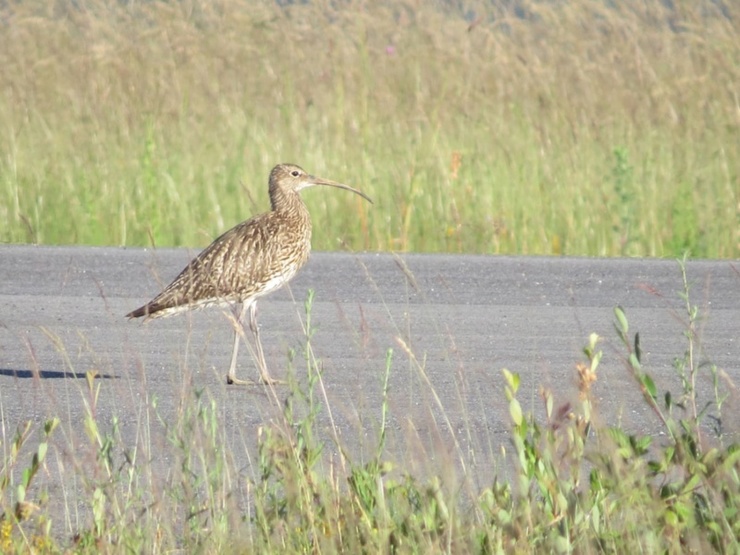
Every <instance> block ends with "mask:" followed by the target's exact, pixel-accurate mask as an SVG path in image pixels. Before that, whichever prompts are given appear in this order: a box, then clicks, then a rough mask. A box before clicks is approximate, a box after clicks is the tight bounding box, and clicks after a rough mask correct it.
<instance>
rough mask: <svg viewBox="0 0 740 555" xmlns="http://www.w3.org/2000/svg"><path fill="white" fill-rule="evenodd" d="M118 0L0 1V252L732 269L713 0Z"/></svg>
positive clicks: (731, 214) (725, 6)
mask: <svg viewBox="0 0 740 555" xmlns="http://www.w3.org/2000/svg"><path fill="white" fill-rule="evenodd" d="M123 4H125V3H118V2H103V1H82V2H74V3H72V2H67V1H61V2H55V3H37V2H23V3H10V4H6V5H5V7H3V8H1V9H0V20H1V24H0V44H1V45H2V46H1V47H0V90H1V91H2V93H1V94H0V129H1V130H2V133H0V153H2V156H0V241H4V242H38V243H47V244H96V245H99V244H115V245H150V244H155V245H158V246H170V245H186V246H189V247H198V246H204V245H205V244H207V243H208V242H209V241H210V239H212V238H213V237H215V236H216V235H218V234H219V233H220V232H222V231H223V230H225V229H226V228H228V227H230V226H231V225H233V224H235V223H237V222H239V221H241V220H243V219H246V217H248V216H250V215H252V214H254V213H256V212H260V211H264V210H266V209H267V207H268V198H267V191H266V180H267V174H268V172H269V170H270V169H271V167H272V166H273V165H274V164H276V163H278V162H283V161H292V162H295V163H298V164H300V165H302V166H304V167H305V168H306V169H307V170H309V171H310V172H312V173H316V174H319V175H323V176H325V177H329V178H333V179H336V180H341V181H344V182H346V183H348V184H350V185H353V186H356V187H358V188H361V189H362V190H364V191H365V192H366V193H368V194H369V195H371V196H372V197H373V198H374V199H375V201H376V204H375V205H374V206H369V205H366V204H365V203H363V202H362V201H361V200H360V199H358V198H355V197H353V196H351V195H348V194H345V193H343V192H340V191H333V190H312V191H310V192H307V193H306V194H305V195H304V197H305V198H306V201H307V203H308V204H309V208H310V209H311V212H312V213H313V217H314V221H315V224H316V225H315V228H316V229H315V233H314V248H316V249H321V250H334V249H345V248H346V249H367V250H383V251H387V250H396V251H428V252H438V251H451V252H475V253H517V254H571V255H596V256H620V255H628V256H632V255H637V256H674V255H680V254H681V253H683V252H684V251H685V250H689V251H690V252H691V254H692V256H693V257H720V258H722V257H724V258H736V257H738V256H740V139H739V137H740V96H739V94H740V33H738V21H740V10H739V9H738V5H737V4H736V3H732V2H710V1H708V0H705V1H699V2H696V1H693V0H692V1H689V0H678V1H676V2H672V3H671V4H672V5H673V8H671V9H669V8H666V7H664V6H662V4H664V3H663V2H659V1H658V0H651V1H648V2H642V1H639V2H638V1H636V0H635V1H627V2H620V3H615V6H617V7H607V5H608V4H610V3H607V2H593V1H586V0H573V1H571V2H567V3H560V2H557V3H556V2H522V3H519V4H517V6H518V7H517V8H516V9H514V8H512V9H504V8H497V7H495V6H492V5H490V4H491V3H488V2H471V3H470V5H471V6H472V8H470V9H469V10H468V11H466V12H463V11H462V9H457V8H454V7H451V6H455V5H457V4H456V3H453V2H449V3H445V2H439V3H435V4H436V5H435V4H433V3H423V2H411V1H407V2H403V1H394V2H390V1H387V2H384V1H379V2H363V3H359V2H349V1H348V2H338V3H330V2H311V3H310V4H309V5H297V6H291V7H286V8H279V7H277V6H276V5H275V3H273V2H268V1H264V2H252V3H250V7H249V8H247V7H245V6H244V5H243V4H242V3H240V2H236V1H234V0H221V1H216V2H206V1H205V0H191V1H188V2H172V3H169V2H134V3H130V5H123ZM252 4H253V5H252ZM427 4H428V5H427ZM494 4H495V3H494Z"/></svg>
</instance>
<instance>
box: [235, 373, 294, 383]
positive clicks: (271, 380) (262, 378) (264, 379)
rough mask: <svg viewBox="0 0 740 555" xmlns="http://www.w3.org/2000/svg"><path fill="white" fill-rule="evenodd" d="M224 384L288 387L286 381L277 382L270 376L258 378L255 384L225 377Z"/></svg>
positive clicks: (252, 381) (251, 381) (250, 381)
mask: <svg viewBox="0 0 740 555" xmlns="http://www.w3.org/2000/svg"><path fill="white" fill-rule="evenodd" d="M226 383H227V384H228V385H288V382H287V381H285V380H277V379H275V378H271V377H270V376H260V379H259V381H258V382H256V381H254V380H240V379H239V378H237V377H236V376H231V375H227V376H226Z"/></svg>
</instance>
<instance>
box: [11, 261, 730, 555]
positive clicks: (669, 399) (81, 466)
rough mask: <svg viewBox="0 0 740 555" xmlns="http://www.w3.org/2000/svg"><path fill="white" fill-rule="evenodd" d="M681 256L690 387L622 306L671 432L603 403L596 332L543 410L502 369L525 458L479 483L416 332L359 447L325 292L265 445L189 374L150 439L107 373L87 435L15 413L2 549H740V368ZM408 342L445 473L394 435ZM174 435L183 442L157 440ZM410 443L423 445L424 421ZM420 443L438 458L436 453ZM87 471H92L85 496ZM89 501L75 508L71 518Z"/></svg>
mask: <svg viewBox="0 0 740 555" xmlns="http://www.w3.org/2000/svg"><path fill="white" fill-rule="evenodd" d="M681 270H682V272H683V277H684V292H683V299H684V301H685V310H684V312H683V314H680V315H677V316H679V317H680V318H681V320H682V322H683V324H684V336H685V350H684V352H683V353H681V354H680V355H679V356H677V358H676V364H675V369H676V375H677V377H678V378H679V380H678V383H680V384H681V390H680V391H670V390H666V391H665V392H662V393H661V392H660V391H659V388H658V385H657V384H656V383H655V381H654V379H653V377H652V375H651V372H650V369H649V368H648V367H645V366H644V365H643V360H642V350H641V346H640V345H641V338H640V336H639V334H633V332H632V331H631V329H630V326H629V322H628V317H627V315H626V314H625V312H624V311H623V310H622V309H620V308H615V310H614V315H615V322H614V329H615V334H616V338H617V339H618V341H619V344H621V348H620V349H619V351H617V352H615V355H614V356H615V358H616V359H617V361H618V362H619V361H620V360H621V364H622V366H623V368H624V371H625V374H624V376H625V378H626V379H630V380H632V382H633V383H634V386H635V387H634V392H635V395H636V396H638V397H639V398H641V399H642V401H643V403H644V404H645V406H646V407H647V408H648V409H649V412H650V413H652V414H653V416H654V421H655V422H657V423H658V429H657V430H655V432H654V433H652V434H651V435H642V434H636V433H633V432H631V431H629V430H628V429H626V428H624V427H622V426H621V425H614V424H608V423H605V422H604V421H603V420H602V418H601V417H600V414H599V410H598V400H597V399H596V398H595V395H594V393H593V391H592V387H593V384H594V383H595V382H596V381H597V380H598V379H599V372H600V365H601V364H602V362H603V361H604V359H605V355H604V353H603V352H602V350H601V349H600V344H601V343H602V341H603V339H602V338H600V337H598V336H597V335H596V334H591V335H590V337H589V338H588V340H587V343H586V345H585V347H584V349H583V354H584V356H583V359H582V360H580V361H578V362H577V363H576V364H575V372H574V376H575V380H574V383H575V384H577V394H576V396H575V397H573V398H570V397H569V398H568V399H558V398H556V397H555V396H554V395H553V393H552V392H550V391H549V390H547V389H544V388H543V389H542V390H541V391H540V399H541V401H542V406H543V410H542V411H538V412H539V413H540V416H536V415H535V414H534V413H533V412H525V410H524V409H523V405H522V403H520V401H519V383H520V382H519V376H518V374H516V373H513V372H510V371H508V370H503V371H502V375H501V381H502V382H503V384H504V390H505V396H506V400H507V405H508V415H509V420H508V423H507V427H508V429H509V434H508V438H509V442H508V443H507V445H501V446H500V449H501V452H502V457H503V460H504V461H505V463H504V464H505V466H506V467H507V468H508V471H505V472H504V473H503V474H497V477H496V478H495V479H493V480H492V481H491V482H489V483H486V484H483V485H482V486H479V485H477V481H476V477H475V476H474V473H475V472H474V469H475V467H474V465H473V466H470V467H469V468H468V467H466V465H468V464H470V463H471V461H470V453H466V452H465V449H464V448H462V447H461V446H460V444H458V442H457V441H458V440H457V439H456V437H457V436H456V434H455V433H452V434H450V433H449V430H453V428H452V427H450V426H449V425H447V426H446V424H449V421H448V420H447V418H448V416H447V412H446V407H444V406H443V405H442V404H441V402H440V401H439V398H438V397H437V394H436V391H435V390H434V385H433V384H432V383H431V382H430V381H429V380H428V378H427V377H426V370H425V363H424V357H423V353H416V352H414V351H413V350H412V349H411V348H410V347H409V346H407V344H406V343H405V342H404V341H403V340H402V339H401V337H400V336H399V338H398V345H399V346H400V351H399V352H394V351H393V350H392V349H389V350H388V352H387V358H386V365H385V370H384V371H380V372H378V379H379V381H380V382H381V389H380V391H381V396H380V404H381V407H380V411H379V412H378V413H377V414H379V420H378V421H377V423H376V426H375V433H374V434H371V435H370V436H365V437H364V439H363V440H362V442H363V445H362V450H363V452H364V453H365V455H363V456H359V457H358V455H357V454H356V452H355V450H353V449H351V448H348V447H347V445H346V443H345V442H344V440H343V439H342V438H341V437H340V435H339V433H338V431H337V427H336V426H335V424H334V416H333V407H332V405H331V404H330V403H329V398H328V397H327V395H326V390H325V386H324V382H323V378H322V363H321V360H319V359H317V358H316V356H315V354H314V352H313V349H312V347H311V341H312V338H313V336H314V333H315V330H314V328H313V324H312V322H311V308H312V302H313V295H312V294H311V293H309V296H308V298H307V300H306V303H305V317H304V319H303V323H304V331H305V339H304V344H303V348H302V349H301V350H300V352H291V353H290V355H291V356H290V358H289V365H290V367H291V368H292V373H291V375H292V376H294V377H295V376H298V375H301V376H303V378H301V379H300V380H297V381H296V380H295V379H293V380H294V381H292V382H291V384H290V386H289V387H288V388H287V391H286V392H285V393H286V396H285V398H281V399H278V397H277V396H275V397H272V401H271V402H272V403H273V404H274V409H275V411H274V413H273V418H269V419H266V420H265V421H264V422H263V424H261V425H260V427H259V431H258V433H257V443H256V446H255V449H254V450H252V451H251V453H252V454H250V450H249V449H248V448H247V447H246V446H244V449H243V451H242V450H241V449H235V448H234V447H233V444H232V443H230V442H229V441H228V439H227V437H226V432H225V431H224V430H225V427H224V425H223V424H224V422H223V418H224V413H223V412H222V410H221V408H220V407H219V406H218V404H217V403H216V402H215V401H214V400H213V399H211V398H209V396H208V395H207V394H205V393H204V392H203V391H199V390H196V389H194V388H193V387H192V384H191V385H190V386H188V385H187V381H188V380H187V379H186V380H185V385H184V386H183V388H182V390H181V394H180V397H179V398H176V399H175V405H176V407H175V411H174V414H175V417H174V418H170V417H164V416H163V413H162V411H161V409H160V406H159V401H157V400H156V399H146V400H145V402H144V403H143V406H142V410H141V414H138V415H136V422H137V423H136V426H135V427H136V430H137V432H136V437H137V439H136V441H134V442H131V441H128V440H126V439H125V437H124V434H123V433H122V428H121V426H120V425H119V422H118V419H117V417H114V418H113V420H112V421H110V422H103V421H100V420H99V417H98V411H97V406H98V403H99V398H100V397H99V396H100V394H101V392H104V388H106V387H112V384H111V383H110V381H106V380H96V379H95V375H94V373H93V372H91V373H89V374H88V376H87V380H86V381H84V382H82V383H84V385H83V386H82V387H80V388H79V394H80V396H81V400H82V404H83V406H84V430H85V436H84V437H83V438H77V439H73V438H72V435H71V432H70V431H68V430H67V429H66V428H65V426H66V425H65V424H61V425H60V419H59V418H56V417H52V418H49V419H48V420H47V421H45V422H43V423H40V424H36V425H34V424H33V423H32V422H30V421H29V422H21V423H19V425H18V428H17V431H16V432H15V433H13V431H12V429H11V427H10V426H11V425H10V423H9V421H8V419H6V418H5V415H3V420H2V422H3V423H2V438H3V444H2V449H3V459H2V461H3V464H2V465H1V466H0V494H1V496H0V500H1V502H2V503H1V505H0V515H2V516H1V517H0V551H2V552H3V553H14V552H16V553H27V552H35V553H60V552H65V553H100V552H104V553H131V552H133V553H140V552H149V553H162V552H173V551H174V552H189V553H191V552H192V553H251V552H257V553H286V552H287V553H308V552H310V553H334V552H351V553H377V552H388V553H419V552H423V553H481V554H485V553H510V552H517V553H531V552H547V553H626V552H630V553H632V552H644V553H686V552H695V553H708V552H717V553H735V552H737V551H738V547H740V545H739V544H740V519H738V518H737V517H738V510H740V477H739V476H740V448H739V447H738V445H737V444H736V443H731V442H730V441H728V438H729V436H726V434H725V432H726V431H727V430H726V429H725V428H723V427H722V425H721V424H722V422H723V414H724V412H725V411H726V403H727V402H728V399H729V396H730V395H729V393H730V392H731V390H734V391H735V392H736V389H735V386H734V385H732V382H731V381H730V380H729V379H728V377H727V375H726V374H725V373H724V371H723V370H722V369H721V368H717V367H715V366H713V365H711V364H707V363H706V362H703V361H702V362H701V363H700V362H699V361H700V357H699V351H700V337H699V328H700V326H699V323H700V322H701V321H702V315H701V314H700V312H699V310H698V307H696V306H695V305H694V304H692V301H691V297H690V295H689V293H690V286H689V283H688V281H687V279H686V274H685V271H684V266H683V264H682V265H681ZM642 341H645V339H643V340H642ZM647 341H648V342H649V338H648V339H647ZM399 356H400V357H404V358H406V359H408V361H409V364H410V368H411V369H412V371H413V372H414V373H415V374H416V375H418V377H419V378H420V379H421V383H424V384H426V385H425V388H426V390H427V391H428V392H429V393H430V395H429V396H428V399H430V402H431V405H432V406H430V411H429V413H430V415H431V414H434V413H435V412H436V414H438V415H439V417H438V418H437V419H436V420H434V422H435V424H433V426H436V427H437V429H436V430H435V431H434V433H435V434H437V435H438V437H439V438H440V439H441V441H443V442H444V443H445V444H446V446H447V447H446V448H445V449H442V451H448V452H449V457H444V456H441V457H440V458H439V459H438V462H435V463H432V464H430V465H429V467H428V469H430V470H431V469H435V470H434V471H433V472H429V473H427V475H426V476H420V475H418V474H416V473H413V472H410V471H406V470H404V469H406V468H411V467H412V466H411V465H410V464H409V462H410V461H406V462H404V461H403V460H402V459H401V460H399V458H398V457H399V455H398V453H397V452H394V450H393V449H392V448H390V447H389V443H388V441H389V423H390V420H391V418H392V417H393V414H392V407H391V405H390V403H389V386H388V384H389V377H390V374H391V370H392V367H393V364H392V363H393V360H394V358H396V357H399ZM379 370H380V369H379ZM187 371H188V369H187V368H181V369H180V371H179V374H178V375H181V376H187ZM700 374H701V376H702V379H707V378H709V379H710V381H711V382H712V383H713V384H714V389H713V391H714V395H713V397H712V398H710V399H708V400H707V399H706V398H702V399H701V402H702V403H704V405H699V404H698V403H697V401H699V398H698V391H697V388H696V383H697V378H698V377H699V375H700ZM268 395H270V396H271V395H273V393H269V392H268ZM0 409H2V407H1V406H0ZM435 409H438V410H435ZM122 416H123V415H122ZM445 423H446V424H445ZM129 427H130V425H129ZM445 430H448V431H445ZM470 432H471V430H467V432H466V433H470ZM158 434H161V435H162V436H163V437H164V438H165V441H166V443H167V447H166V450H160V448H158V447H157V446H156V445H155V442H154V441H153V439H152V438H154V437H155V436H157V435H158ZM60 436H61V437H60ZM417 439H418V438H417ZM403 441H404V442H405V443H406V444H407V445H410V446H412V451H413V446H414V445H415V442H414V440H413V438H410V437H409V438H405V439H404V440H403ZM333 448H334V449H333ZM497 449H498V447H497ZM442 451H440V453H441V452H442ZM165 453H166V454H165ZM54 456H55V457H56V461H57V465H58V471H59V472H60V473H61V475H62V476H63V482H64V485H63V486H62V493H63V497H64V499H65V500H66V501H65V503H66V504H65V505H64V511H65V512H66V513H67V516H66V517H64V522H65V524H64V526H63V527H62V533H61V534H60V533H59V532H57V533H53V532H52V530H53V527H52V524H53V518H59V516H58V515H56V514H52V511H51V509H50V507H51V502H52V501H53V495H52V494H51V493H50V491H49V490H48V484H47V483H46V482H45V481H44V476H45V475H47V474H48V473H49V472H50V470H51V469H50V466H51V465H52V463H51V462H50V461H49V459H50V458H51V459H52V460H53V459H54ZM406 456H411V457H415V458H417V459H418V456H419V453H418V452H417V453H415V454H414V453H413V452H412V453H410V454H409V455H406ZM161 457H166V459H167V461H166V465H167V471H166V472H164V473H161V472H156V471H154V467H153V464H154V462H155V461H156V460H157V459H160V458H161ZM456 459H457V460H456ZM62 460H66V461H67V463H66V468H63V466H64V465H62V464H61V462H60V461H62ZM245 461H246V467H247V470H246V472H245V470H244V463H245ZM39 480H41V482H40V483H36V482H39ZM74 484H79V485H80V488H81V493H80V496H79V499H78V500H77V501H72V500H73V499H74V495H73V491H72V490H73V489H74ZM79 510H82V511H83V512H82V516H80V517H79V518H78V519H77V521H76V522H77V523H78V524H77V525H74V524H72V522H74V519H73V518H71V517H70V515H71V514H74V513H75V512H76V511H79ZM56 529H57V530H59V528H56Z"/></svg>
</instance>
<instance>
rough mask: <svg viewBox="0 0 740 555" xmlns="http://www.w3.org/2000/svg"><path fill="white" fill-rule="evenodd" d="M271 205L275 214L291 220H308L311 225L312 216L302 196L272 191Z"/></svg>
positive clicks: (295, 193)
mask: <svg viewBox="0 0 740 555" xmlns="http://www.w3.org/2000/svg"><path fill="white" fill-rule="evenodd" d="M270 205H271V206H272V210H273V212H278V213H279V214H282V215H284V216H286V217H288V218H291V219H300V220H306V221H308V222H309V225H310V221H311V220H310V215H309V213H308V209H307V208H306V205H305V204H304V203H303V199H302V198H301V196H300V195H299V194H298V193H297V192H295V191H289V192H285V191H281V190H280V189H277V188H276V189H272V190H270Z"/></svg>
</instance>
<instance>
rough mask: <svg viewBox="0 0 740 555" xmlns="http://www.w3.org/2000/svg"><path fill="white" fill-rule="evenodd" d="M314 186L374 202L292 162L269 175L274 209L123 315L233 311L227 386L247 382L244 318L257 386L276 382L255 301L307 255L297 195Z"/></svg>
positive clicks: (306, 230) (306, 226) (224, 238)
mask: <svg viewBox="0 0 740 555" xmlns="http://www.w3.org/2000/svg"><path fill="white" fill-rule="evenodd" d="M314 185H328V186H330V187H338V188H340V189H346V190H348V191H352V192H353V193H356V194H358V195H360V196H361V197H362V198H364V199H365V200H367V201H369V202H370V203H372V200H371V199H370V197H368V196H367V195H366V194H365V193H363V192H361V191H358V190H357V189H353V188H352V187H350V186H348V185H344V184H343V183H337V182H336V181H330V180H329V179H323V178H321V177H314V176H313V175H309V174H307V173H306V172H305V171H303V169H301V168H299V167H298V166H296V165H294V164H280V165H278V166H275V167H274V168H273V170H272V171H271V172H270V205H271V207H272V210H271V211H270V212H266V213H264V214H260V215H258V216H254V217H253V218H250V219H249V220H246V221H244V222H242V223H240V224H238V225H236V226H235V227H233V228H231V229H230V230H229V231H227V232H226V233H224V234H223V235H221V236H220V237H219V238H218V239H216V240H215V241H213V243H211V244H210V245H209V246H208V247H206V248H205V250H203V252H201V253H200V254H199V255H198V256H197V257H195V258H194V259H193V260H192V261H191V262H190V264H188V265H187V267H186V268H185V269H184V270H183V271H182V272H180V275H178V276H177V277H176V278H175V280H174V281H173V282H172V283H170V284H169V285H168V286H167V287H166V288H165V289H164V291H162V292H161V293H160V294H159V295H157V296H156V297H154V299H152V300H151V301H150V302H149V303H147V304H145V305H144V306H142V307H140V308H137V309H136V310H134V311H133V312H130V313H129V314H127V315H126V316H127V317H128V318H139V317H141V316H144V317H145V320H149V319H152V318H160V317H163V316H170V315H172V314H178V313H180V312H185V311H187V310H191V309H194V308H202V307H206V306H212V305H222V306H223V305H228V306H231V307H232V311H233V314H234V317H235V318H236V323H237V326H238V327H236V328H235V329H234V347H233V350H232V351H231V365H230V366H229V373H228V374H227V375H226V383H229V384H249V383H253V382H251V381H249V380H239V379H237V377H236V355H237V352H238V351H239V335H240V330H241V329H242V327H243V325H244V318H245V317H246V315H247V311H249V327H250V329H251V330H252V333H253V335H254V339H255V344H256V348H257V358H258V361H257V363H258V364H259V366H260V368H259V371H260V382H261V383H263V384H275V383H280V382H279V380H274V379H273V378H272V377H271V376H270V374H269V372H268V371H267V364H266V363H265V355H264V353H263V352H262V344H261V343H260V336H259V327H258V326H257V313H256V307H257V299H259V298H260V297H262V296H264V295H267V294H268V293H271V292H272V291H275V290H276V289H279V288H280V287H282V286H283V285H285V284H286V283H287V282H288V281H290V280H291V279H292V278H293V276H295V275H296V273H297V272H298V270H300V269H301V267H302V266H303V265H304V264H305V263H306V261H307V260H308V256H309V254H310V252H311V217H310V215H309V213H308V209H307V208H306V205H305V204H304V203H303V200H302V199H301V196H300V194H299V192H300V191H301V190H302V189H306V188H308V187H313V186H314Z"/></svg>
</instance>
